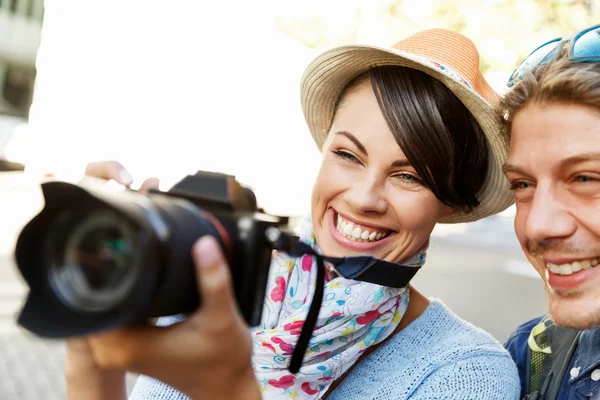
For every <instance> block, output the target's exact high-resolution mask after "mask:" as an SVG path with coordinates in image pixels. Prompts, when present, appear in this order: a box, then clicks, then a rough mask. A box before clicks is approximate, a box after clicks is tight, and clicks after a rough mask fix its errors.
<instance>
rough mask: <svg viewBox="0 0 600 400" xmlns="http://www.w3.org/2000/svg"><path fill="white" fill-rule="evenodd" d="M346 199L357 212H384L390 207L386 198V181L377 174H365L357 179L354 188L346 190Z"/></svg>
mask: <svg viewBox="0 0 600 400" xmlns="http://www.w3.org/2000/svg"><path fill="white" fill-rule="evenodd" d="M346 201H347V202H348V204H349V205H350V206H351V207H352V209H353V210H354V211H355V212H356V213H360V214H368V213H378V214H384V213H385V212H386V211H387V208H388V202H387V200H386V198H385V182H384V181H380V180H379V179H378V178H377V177H376V176H374V174H373V175H367V174H365V175H364V176H363V177H361V178H359V179H356V180H355V182H354V183H353V184H352V189H351V190H349V191H348V192H346Z"/></svg>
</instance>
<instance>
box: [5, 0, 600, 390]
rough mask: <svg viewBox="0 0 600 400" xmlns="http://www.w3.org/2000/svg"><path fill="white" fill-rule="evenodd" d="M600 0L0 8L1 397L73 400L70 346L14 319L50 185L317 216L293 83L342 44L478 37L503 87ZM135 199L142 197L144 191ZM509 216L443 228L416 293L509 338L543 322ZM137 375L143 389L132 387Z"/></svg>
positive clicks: (18, 3) (236, 0)
mask: <svg viewBox="0 0 600 400" xmlns="http://www.w3.org/2000/svg"><path fill="white" fill-rule="evenodd" d="M598 3H599V1H597V0H479V1H475V0H463V1H461V2H448V1H445V0H273V1H264V0H255V1H252V2H248V1H241V0H232V1H219V2H218V1H210V2H209V1H205V2H199V1H194V0H172V1H169V2H164V1H154V0H145V1H141V0H118V1H117V0H104V1H97V0H96V1H92V0H46V1H43V0H0V399H41V398H43V399H62V398H64V397H65V394H64V381H63V376H62V362H63V357H64V348H63V345H62V343H60V342H51V341H43V340H40V339H37V338H34V337H32V336H30V335H29V334H27V333H26V332H24V331H22V330H20V329H19V328H18V327H17V326H16V325H15V323H14V318H15V313H16V311H17V310H18V308H19V307H20V305H21V303H22V300H23V296H24V295H25V294H26V289H25V287H24V285H23V283H22V280H21V279H20V277H19V276H18V275H17V273H16V271H15V268H14V264H13V259H12V257H13V255H12V252H13V249H14V244H15V239H16V235H17V234H18V232H19V230H20V228H21V227H22V226H23V224H24V223H25V222H26V221H27V219H28V218H30V217H31V216H32V215H34V214H35V213H36V212H37V211H38V210H39V209H40V207H41V206H42V202H41V195H40V192H39V183H40V181H41V180H43V179H46V178H48V177H56V178H60V179H66V180H72V181H76V180H77V179H79V178H80V177H81V176H82V174H83V170H84V167H85V165H86V164H87V163H88V162H90V161H97V160H104V159H116V160H119V161H121V162H122V163H123V164H124V165H125V166H126V168H127V169H128V170H129V171H130V172H131V174H132V175H133V177H134V179H135V180H136V181H137V183H138V184H139V183H141V182H142V181H143V179H144V178H146V177H148V176H157V177H159V178H160V179H161V188H162V189H168V187H169V186H170V185H172V184H173V183H174V182H176V181H177V180H178V179H180V178H181V177H183V176H184V175H185V174H188V173H193V172H195V171H196V170H198V169H206V170H214V171H220V172H227V173H230V174H234V175H236V176H237V178H238V179H239V180H240V181H242V182H244V183H246V184H248V185H250V186H251V187H253V188H254V189H255V191H256V193H257V197H258V200H259V202H260V203H261V205H262V206H263V207H264V208H265V209H266V210H267V211H269V212H272V213H277V214H284V215H291V216H296V217H297V216H300V215H302V214H304V213H306V212H308V210H309V205H310V202H309V199H310V191H311V185H312V181H313V179H314V176H315V174H316V172H317V169H318V166H319V160H320V154H319V152H318V150H317V148H316V146H315V145H314V144H313V142H312V139H311V137H310V135H309V133H308V131H307V128H306V126H305V123H304V120H303V117H302V113H301V110H300V101H299V81H300V77H301V74H302V71H303V70H304V68H305V66H306V65H307V64H308V62H309V61H310V60H311V59H312V58H313V57H314V56H315V55H316V54H318V53H319V52H321V51H322V50H324V49H326V48H329V47H331V46H335V45H341V44H349V43H365V44H375V45H380V46H389V45H392V44H394V43H396V42H397V41H399V40H401V39H402V38H404V37H406V36H409V35H410V34H412V33H414V32H416V31H418V30H421V29H425V28H430V27H444V28H449V29H454V30H457V31H459V32H461V33H463V34H465V35H467V36H468V37H469V38H471V39H472V40H473V41H474V42H475V44H476V45H477V47H478V48H479V51H480V55H481V68H482V70H483V71H484V74H485V76H486V78H487V80H488V82H490V84H491V85H492V86H493V87H494V88H495V89H496V90H497V91H498V92H504V90H505V87H504V83H505V82H506V80H507V78H508V76H509V75H510V73H511V72H512V70H513V69H514V68H515V67H516V65H517V64H518V63H519V62H520V60H522V59H523V58H524V57H525V56H526V55H527V54H528V53H529V52H531V51H532V50H533V49H534V48H535V47H537V46H538V45H540V44H541V43H543V42H545V41H547V40H549V39H552V38H555V37H557V36H561V35H569V34H571V33H573V32H574V31H576V30H578V29H582V28H584V27H587V26H590V25H592V24H594V23H597V22H598V20H599V18H598V17H599V16H600V11H599V10H598V7H600V4H598ZM134 186H135V184H134ZM513 216H514V209H513V208H510V209H508V210H507V211H505V212H504V213H502V214H500V215H497V216H494V217H490V218H488V219H485V220H482V221H479V222H477V223H472V224H458V225H451V226H439V227H438V228H436V231H435V233H434V238H433V241H432V245H431V250H430V252H429V260H428V262H427V264H426V266H425V267H424V269H423V271H421V272H420V273H419V274H418V275H417V277H416V278H415V280H414V284H415V286H416V287H418V288H419V289H421V290H422V291H424V292H425V293H426V294H427V295H429V296H433V297H437V298H441V299H442V300H443V301H444V302H446V304H448V305H449V306H450V307H451V308H452V309H453V310H454V311H455V312H456V313H458V314H459V315H460V316H461V317H463V318H466V319H467V320H469V321H471V322H473V323H474V324H476V325H478V326H480V327H482V328H483V329H485V330H487V331H489V332H490V333H492V334H493V335H494V336H496V338H497V339H498V340H500V341H504V340H506V338H507V337H508V335H509V333H510V332H511V331H512V330H513V329H514V328H515V327H516V326H517V325H518V324H519V323H520V322H523V321H525V320H526V319H529V318H532V317H534V316H536V315H540V314H542V313H543V312H544V306H545V305H544V299H543V287H542V284H541V280H540V279H539V277H537V275H536V274H535V272H534V271H533V268H531V267H530V266H529V265H528V264H527V263H526V261H525V260H524V258H523V256H522V254H521V251H520V249H519V246H518V243H517V242H516V239H515V238H514V233H513V230H512V219H513ZM134 378H135V377H131V379H130V382H129V383H130V384H132V383H133V381H134Z"/></svg>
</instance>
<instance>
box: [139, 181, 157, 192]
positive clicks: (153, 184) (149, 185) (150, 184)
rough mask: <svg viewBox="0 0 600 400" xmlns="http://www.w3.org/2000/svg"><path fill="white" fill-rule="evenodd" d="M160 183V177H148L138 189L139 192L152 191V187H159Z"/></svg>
mask: <svg viewBox="0 0 600 400" xmlns="http://www.w3.org/2000/svg"><path fill="white" fill-rule="evenodd" d="M158 185H159V180H158V178H148V179H146V180H145V181H144V183H142V185H141V186H140V188H139V189H138V192H141V193H148V191H150V189H158Z"/></svg>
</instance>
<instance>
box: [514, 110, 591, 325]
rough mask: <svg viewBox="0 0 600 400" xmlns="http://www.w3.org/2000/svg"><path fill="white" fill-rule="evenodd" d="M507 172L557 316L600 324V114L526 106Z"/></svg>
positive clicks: (525, 237) (524, 239)
mask: <svg viewBox="0 0 600 400" xmlns="http://www.w3.org/2000/svg"><path fill="white" fill-rule="evenodd" d="M505 173H506V176H507V177H508V180H509V181H510V184H511V187H512V188H513V189H514V193H515V204H516V208H517V214H516V217H515V231H516V234H517V237H518V239H519V242H520V244H521V247H522V248H523V251H524V252H525V255H526V256H527V258H528V259H529V261H530V262H531V264H532V265H533V266H534V267H535V268H536V270H537V271H538V273H539V274H540V276H541V277H542V279H543V280H544V283H545V286H546V293H547V298H548V306H549V311H550V315H551V317H552V319H553V321H554V322H555V323H556V324H558V325H562V326H568V327H573V328H578V329H586V328H590V327H595V326H600V268H599V267H597V265H598V264H599V263H600V113H599V112H598V111H597V110H595V109H592V108H588V107H585V106H580V105H574V104H561V103H552V104H536V103H532V104H529V105H527V106H526V107H525V108H524V109H522V110H521V111H519V112H518V113H517V114H516V115H515V118H514V120H513V123H512V127H511V143H510V151H509V156H508V161H507V162H506V165H505Z"/></svg>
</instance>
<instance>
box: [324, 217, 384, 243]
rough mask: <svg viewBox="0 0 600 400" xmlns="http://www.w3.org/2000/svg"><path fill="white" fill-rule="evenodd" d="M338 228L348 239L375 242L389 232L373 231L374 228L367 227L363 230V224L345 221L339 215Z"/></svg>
mask: <svg viewBox="0 0 600 400" xmlns="http://www.w3.org/2000/svg"><path fill="white" fill-rule="evenodd" d="M336 228H337V230H338V231H339V232H340V233H341V234H342V235H344V236H345V237H347V238H348V239H351V240H356V241H370V242H373V241H376V240H380V239H383V238H384V237H386V236H387V234H388V232H377V231H373V230H372V229H371V230H367V229H364V230H363V228H362V227H361V226H359V225H356V224H354V223H353V222H348V221H345V220H344V219H342V217H340V216H339V215H338V216H337V224H336Z"/></svg>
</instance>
